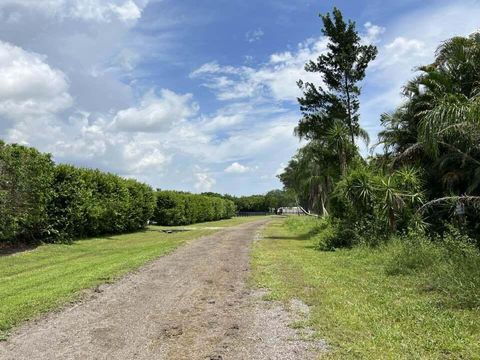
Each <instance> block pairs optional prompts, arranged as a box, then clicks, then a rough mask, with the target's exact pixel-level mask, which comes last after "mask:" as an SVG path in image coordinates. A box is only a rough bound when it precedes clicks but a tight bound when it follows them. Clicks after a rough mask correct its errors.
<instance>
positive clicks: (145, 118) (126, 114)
mask: <svg viewBox="0 0 480 360" xmlns="http://www.w3.org/2000/svg"><path fill="white" fill-rule="evenodd" d="M192 97H193V96H192V95H191V94H185V95H179V94H176V93H175V92H173V91H171V90H167V89H162V90H161V91H160V96H157V95H156V94H155V93H154V91H153V90H152V91H150V92H148V93H147V94H146V95H145V96H144V97H143V99H142V101H141V103H140V104H139V105H138V106H136V107H131V108H128V109H124V110H120V111H119V112H118V113H117V115H116V116H115V118H114V119H113V123H112V127H113V128H115V129H117V130H121V131H138V132H161V131H167V130H169V129H170V128H171V127H172V126H173V125H174V124H176V123H178V122H180V121H183V120H185V119H188V118H190V117H192V116H194V115H195V114H196V113H197V112H198V105H197V104H196V103H195V102H193V101H192Z"/></svg>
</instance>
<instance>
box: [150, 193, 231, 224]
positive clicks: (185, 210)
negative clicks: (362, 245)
mask: <svg viewBox="0 0 480 360" xmlns="http://www.w3.org/2000/svg"><path fill="white" fill-rule="evenodd" d="M156 204H157V205H156V208H155V211H154V215H153V220H154V221H155V222H157V223H158V224H159V225H167V226H171V225H188V224H194V223H199V222H205V221H214V220H220V219H228V218H231V217H232V216H234V215H235V204H234V203H233V201H231V200H226V199H223V198H221V197H218V196H208V195H197V194H190V193H185V192H177V191H157V193H156Z"/></svg>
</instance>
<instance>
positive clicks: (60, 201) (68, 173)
mask: <svg viewBox="0 0 480 360" xmlns="http://www.w3.org/2000/svg"><path fill="white" fill-rule="evenodd" d="M154 206H155V199H154V194H153V190H152V189H151V188H150V187H149V186H148V185H145V184H141V183H139V182H137V181H135V180H130V179H123V178H121V177H119V176H117V175H114V174H108V173H103V172H101V171H99V170H90V169H80V168H75V167H73V166H70V165H57V166H55V165H54V163H53V161H52V160H51V159H50V155H48V154H41V153H40V152H38V151H37V150H35V149H33V148H28V147H24V146H19V145H5V144H4V143H0V243H1V242H3V243H5V242H10V243H16V242H34V241H47V242H63V241H71V240H72V239H74V238H78V237H86V236H95V235H101V234H116V233H122V232H129V231H135V230H139V229H142V228H143V227H145V226H146V224H147V222H148V220H149V219H150V218H151V216H152V214H153V209H154Z"/></svg>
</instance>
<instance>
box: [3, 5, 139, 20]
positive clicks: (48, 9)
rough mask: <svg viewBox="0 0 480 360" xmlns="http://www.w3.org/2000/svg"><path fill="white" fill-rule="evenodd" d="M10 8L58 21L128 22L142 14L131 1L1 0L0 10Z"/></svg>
mask: <svg viewBox="0 0 480 360" xmlns="http://www.w3.org/2000/svg"><path fill="white" fill-rule="evenodd" d="M12 6H17V7H23V8H27V9H28V10H33V11H40V12H42V13H43V14H45V15H47V16H51V17H57V18H59V19H60V20H61V19H65V18H73V19H80V20H85V21H98V22H110V21H112V20H113V19H118V20H121V21H123V22H130V21H135V20H137V19H139V18H140V17H141V14H142V10H141V8H140V7H139V6H138V5H137V4H136V3H135V2H134V1H132V0H41V1H31V0H3V1H2V2H1V3H0V9H2V8H9V7H12ZM17 14H18V13H17Z"/></svg>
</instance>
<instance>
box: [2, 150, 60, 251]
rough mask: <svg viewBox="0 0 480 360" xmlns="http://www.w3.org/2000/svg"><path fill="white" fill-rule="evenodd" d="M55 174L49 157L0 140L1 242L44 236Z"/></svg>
mask: <svg viewBox="0 0 480 360" xmlns="http://www.w3.org/2000/svg"><path fill="white" fill-rule="evenodd" d="M53 171H54V164H53V161H52V160H51V158H50V155H48V154H41V153H40V152H38V151H37V150H35V149H33V148H28V147H25V146H20V145H7V144H4V143H3V142H1V141H0V243H2V242H3V243H5V242H10V243H13V242H18V241H35V240H38V239H41V238H42V237H43V236H44V235H45V230H46V229H47V228H48V220H49V219H48V214H47V206H48V203H49V201H50V199H51V193H52V180H53Z"/></svg>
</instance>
